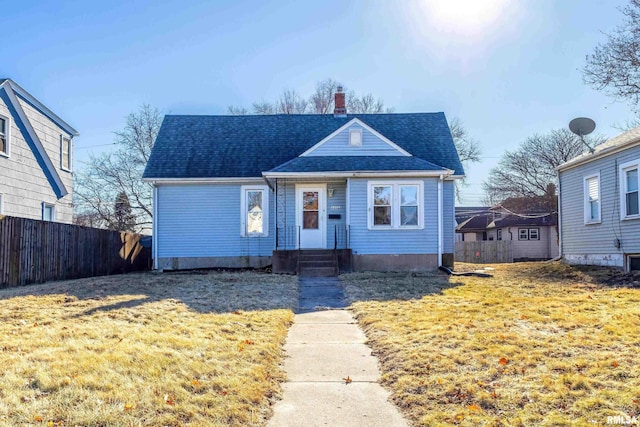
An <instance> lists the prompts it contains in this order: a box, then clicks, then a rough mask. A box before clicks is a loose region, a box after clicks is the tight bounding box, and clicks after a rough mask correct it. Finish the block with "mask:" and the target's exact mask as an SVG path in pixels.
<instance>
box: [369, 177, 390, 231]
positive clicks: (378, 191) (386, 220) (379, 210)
mask: <svg viewBox="0 0 640 427" xmlns="http://www.w3.org/2000/svg"><path fill="white" fill-rule="evenodd" d="M392 189H393V187H392V186H391V185H377V186H374V187H373V226H374V227H377V226H385V225H387V226H391V196H392V192H393V191H392Z"/></svg>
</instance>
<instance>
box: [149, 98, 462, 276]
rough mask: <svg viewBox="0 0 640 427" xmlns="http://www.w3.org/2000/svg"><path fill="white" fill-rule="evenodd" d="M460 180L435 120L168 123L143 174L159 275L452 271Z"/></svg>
mask: <svg viewBox="0 0 640 427" xmlns="http://www.w3.org/2000/svg"><path fill="white" fill-rule="evenodd" d="M340 95H341V94H337V96H336V105H337V106H338V107H339V106H340V104H341V102H343V101H342V100H341V99H340V98H339V96H340ZM342 95H343V94H342ZM463 174H464V172H463V169H462V165H461V163H460V160H459V158H458V153H457V151H456V149H455V146H454V144H453V140H452V138H451V133H450V132H449V127H448V125H447V121H446V119H445V116H444V114H443V113H419V114H355V115H346V114H326V115H260V116H173V115H168V116H166V117H165V118H164V121H163V123H162V127H161V129H160V132H159V134H158V138H157V139H156V142H155V145H154V148H153V151H152V153H151V157H150V159H149V162H148V164H147V167H146V170H145V172H144V180H145V181H147V182H151V183H153V184H154V218H153V237H154V240H153V242H154V247H153V252H154V259H155V267H156V268H160V269H183V268H201V267H245V266H254V267H260V266H266V265H269V264H273V266H274V271H296V270H297V271H299V270H300V265H299V264H300V263H301V262H302V261H301V259H302V258H299V257H298V255H299V254H300V256H301V257H302V256H303V255H304V254H307V255H309V254H312V253H311V252H305V250H306V249H316V250H317V249H323V250H332V251H333V252H334V253H336V254H337V255H336V260H335V262H336V263H338V262H339V263H340V265H344V266H347V267H351V266H352V267H353V268H354V269H356V270H388V269H402V270H431V269H434V268H437V267H438V265H441V264H447V265H451V264H452V262H453V252H454V247H453V246H454V180H455V179H458V178H461V177H462V176H463ZM300 250H301V252H299V251H300ZM309 256H311V255H309ZM318 256H320V254H318ZM320 259H321V258H318V262H324V261H320ZM334 271H335V270H334Z"/></svg>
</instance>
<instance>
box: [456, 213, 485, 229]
mask: <svg viewBox="0 0 640 427" xmlns="http://www.w3.org/2000/svg"><path fill="white" fill-rule="evenodd" d="M492 220H493V217H492V216H491V215H476V216H472V217H471V218H469V219H468V220H466V221H464V222H463V223H461V224H459V225H458V226H457V227H456V231H457V232H460V233H471V232H476V231H485V230H486V229H487V226H488V225H489V224H490V223H491V221H492Z"/></svg>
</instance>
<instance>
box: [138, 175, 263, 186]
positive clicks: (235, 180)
mask: <svg viewBox="0 0 640 427" xmlns="http://www.w3.org/2000/svg"><path fill="white" fill-rule="evenodd" d="M142 181H143V182H148V183H150V184H153V185H161V184H225V183H241V182H264V178H263V177H261V176H251V177H246V178H238V177H235V178H142Z"/></svg>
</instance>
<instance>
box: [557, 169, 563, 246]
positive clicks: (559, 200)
mask: <svg viewBox="0 0 640 427" xmlns="http://www.w3.org/2000/svg"><path fill="white" fill-rule="evenodd" d="M561 185H562V180H561V179H560V171H558V224H557V227H558V259H562V202H561V200H562V198H561V197H560V194H562V189H561Z"/></svg>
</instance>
